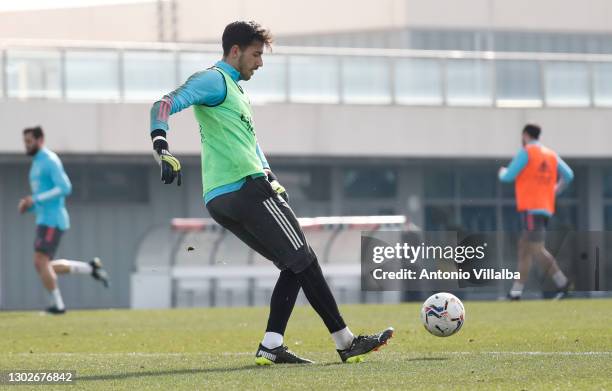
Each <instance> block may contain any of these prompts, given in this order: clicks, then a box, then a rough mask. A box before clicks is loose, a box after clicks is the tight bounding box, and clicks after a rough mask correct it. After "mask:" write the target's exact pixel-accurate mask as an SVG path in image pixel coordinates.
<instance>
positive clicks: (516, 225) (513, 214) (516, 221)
mask: <svg viewBox="0 0 612 391" xmlns="http://www.w3.org/2000/svg"><path fill="white" fill-rule="evenodd" d="M502 225H503V228H504V232H519V231H520V230H521V215H520V213H519V212H518V211H517V210H516V207H515V206H504V207H502Z"/></svg>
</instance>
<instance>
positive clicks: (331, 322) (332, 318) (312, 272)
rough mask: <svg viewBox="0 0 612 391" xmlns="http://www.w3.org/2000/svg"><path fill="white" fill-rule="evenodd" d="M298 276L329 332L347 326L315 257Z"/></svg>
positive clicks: (311, 303) (309, 300) (305, 292)
mask: <svg viewBox="0 0 612 391" xmlns="http://www.w3.org/2000/svg"><path fill="white" fill-rule="evenodd" d="M296 276H297V279H298V281H299V283H300V285H301V286H302V289H303V290H304V294H305V295H306V298H307V299H308V302H310V305H311V306H312V308H314V310H315V311H317V313H318V314H319V316H320V317H321V319H323V322H324V323H325V326H327V329H328V330H329V332H330V333H335V332H336V331H340V330H342V329H343V328H345V327H346V323H344V319H342V316H341V315H340V311H339V310H338V305H337V304H336V299H334V295H332V292H331V290H330V289H329V285H327V281H325V277H323V271H321V266H319V262H318V261H317V260H316V259H315V260H314V262H312V263H311V264H310V266H308V267H307V268H306V269H304V270H303V271H302V272H300V273H297V274H296Z"/></svg>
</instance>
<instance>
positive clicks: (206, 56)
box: [179, 52, 221, 83]
mask: <svg viewBox="0 0 612 391" xmlns="http://www.w3.org/2000/svg"><path fill="white" fill-rule="evenodd" d="M220 59H221V53H194V52H182V53H180V54H179V79H180V80H179V83H184V82H185V81H186V80H187V79H189V77H190V76H191V75H193V74H194V73H196V72H200V71H203V70H205V69H208V68H210V67H212V66H213V65H215V63H216V62H217V61H219V60H220Z"/></svg>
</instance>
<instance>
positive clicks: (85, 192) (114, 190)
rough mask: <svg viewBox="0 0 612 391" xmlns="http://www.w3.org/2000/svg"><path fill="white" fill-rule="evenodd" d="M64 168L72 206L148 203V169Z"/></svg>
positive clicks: (130, 167)
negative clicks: (67, 178) (71, 189)
mask: <svg viewBox="0 0 612 391" xmlns="http://www.w3.org/2000/svg"><path fill="white" fill-rule="evenodd" d="M115 166H116V167H114V165H113V164H104V165H100V164H87V165H74V164H68V165H66V173H67V174H68V176H69V177H70V180H71V181H72V184H73V186H72V187H73V191H72V195H71V197H70V200H71V201H75V202H102V203H104V202H138V203H141V202H148V201H149V184H148V183H149V182H148V173H149V169H148V167H146V166H140V165H127V166H126V165H115Z"/></svg>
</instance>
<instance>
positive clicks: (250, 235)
mask: <svg viewBox="0 0 612 391" xmlns="http://www.w3.org/2000/svg"><path fill="white" fill-rule="evenodd" d="M206 207H207V209H208V211H209V213H210V215H211V217H213V219H215V220H216V221H217V222H218V223H219V224H221V225H222V226H223V227H225V228H226V229H228V230H230V231H231V232H232V233H234V234H235V235H236V236H237V237H238V238H240V239H241V240H242V241H243V242H245V243H246V244H247V245H249V246H250V247H251V248H253V249H254V250H255V251H257V252H258V253H260V254H261V255H263V256H264V257H266V258H267V259H269V260H271V261H272V262H274V263H275V264H276V265H277V266H279V268H281V270H283V271H285V270H288V271H290V272H292V273H294V274H295V275H296V278H297V281H298V282H299V286H301V287H302V289H303V290H304V293H305V295H306V298H307V299H308V301H309V303H310V305H312V307H313V308H314V309H315V311H316V312H317V313H318V314H319V316H320V317H321V318H322V319H323V322H324V323H325V325H326V326H327V328H328V330H329V332H330V334H331V335H332V339H333V340H334V342H335V343H336V349H337V350H338V353H339V354H340V357H341V359H342V361H345V362H359V361H361V360H362V359H363V355H364V354H366V353H369V352H371V351H373V350H376V349H377V348H378V347H380V346H381V345H383V344H385V343H386V342H387V340H388V339H389V338H391V336H392V335H393V329H392V328H389V329H387V330H384V331H383V332H381V333H379V334H375V335H371V336H359V337H355V336H354V335H353V334H352V333H351V331H350V329H349V328H348V327H347V326H346V324H345V323H344V320H343V319H342V316H341V315H340V312H339V310H338V306H337V304H336V300H335V299H334V296H333V295H332V293H331V290H330V289H329V286H328V285H327V281H325V278H324V277H323V272H322V271H321V267H320V266H319V263H318V261H317V257H316V255H315V253H314V251H313V250H312V248H311V247H310V246H309V245H308V243H307V241H306V238H305V236H304V233H303V231H302V228H301V227H300V225H299V222H298V220H297V218H296V217H295V214H294V213H293V211H292V210H291V208H290V207H289V205H288V204H287V203H286V202H285V201H284V200H283V199H282V198H281V197H280V196H279V195H278V194H276V193H275V192H274V190H273V189H272V187H271V185H270V183H268V181H267V180H266V179H264V178H256V179H250V178H248V179H247V180H246V182H245V183H244V185H243V186H242V188H240V190H238V191H234V192H231V193H227V194H223V195H220V196H218V197H216V198H215V199H213V200H211V201H210V202H208V203H207V204H206ZM293 286H294V288H295V287H296V285H293ZM295 290H299V288H295ZM281 297H282V296H281ZM292 297H293V296H292ZM294 302H295V299H293V303H294ZM271 304H272V306H271V314H270V316H271V317H274V316H276V314H275V312H276V308H277V307H276V306H275V305H274V303H271ZM278 308H281V309H282V308H283V307H282V306H279V307H278ZM290 308H293V305H291V307H290ZM281 312H282V311H281ZM289 315H290V312H285V314H284V315H282V316H280V317H279V318H282V319H285V318H286V319H288V318H289ZM283 331H284V330H283ZM277 334H280V333H277ZM269 336H270V335H269ZM264 338H265V337H264ZM278 340H279V339H278V337H277V339H276V342H278ZM258 353H259V351H258ZM270 357H272V356H270ZM270 361H272V362H274V360H270Z"/></svg>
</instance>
